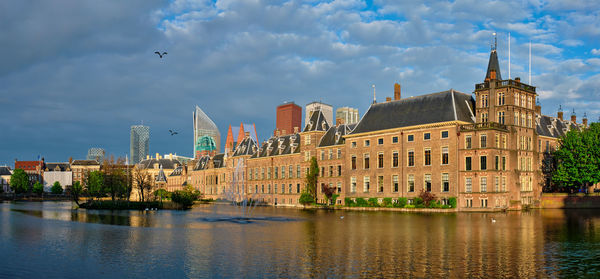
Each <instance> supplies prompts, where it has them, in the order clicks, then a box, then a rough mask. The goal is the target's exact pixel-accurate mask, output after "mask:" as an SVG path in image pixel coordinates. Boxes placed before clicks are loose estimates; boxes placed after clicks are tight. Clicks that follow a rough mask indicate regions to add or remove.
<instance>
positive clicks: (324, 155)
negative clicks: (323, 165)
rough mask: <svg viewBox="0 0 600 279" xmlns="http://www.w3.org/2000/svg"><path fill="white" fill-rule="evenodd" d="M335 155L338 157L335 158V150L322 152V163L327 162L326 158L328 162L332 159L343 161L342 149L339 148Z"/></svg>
mask: <svg viewBox="0 0 600 279" xmlns="http://www.w3.org/2000/svg"><path fill="white" fill-rule="evenodd" d="M326 154H327V155H326ZM335 154H336V155H335V156H334V151H333V149H329V150H321V161H323V160H325V159H326V158H327V159H328V160H331V159H341V158H342V150H341V149H339V148H338V149H337V151H336V152H335Z"/></svg>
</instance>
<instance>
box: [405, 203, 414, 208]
mask: <svg viewBox="0 0 600 279" xmlns="http://www.w3.org/2000/svg"><path fill="white" fill-rule="evenodd" d="M406 208H415V205H414V204H407V205H406Z"/></svg>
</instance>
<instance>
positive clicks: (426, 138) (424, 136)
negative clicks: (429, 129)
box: [423, 133, 431, 140]
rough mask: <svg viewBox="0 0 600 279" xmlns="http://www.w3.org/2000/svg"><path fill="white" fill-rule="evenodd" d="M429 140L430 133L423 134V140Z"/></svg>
mask: <svg viewBox="0 0 600 279" xmlns="http://www.w3.org/2000/svg"><path fill="white" fill-rule="evenodd" d="M430 139H431V133H424V134H423V140H430Z"/></svg>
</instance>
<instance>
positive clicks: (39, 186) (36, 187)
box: [33, 181, 44, 195]
mask: <svg viewBox="0 0 600 279" xmlns="http://www.w3.org/2000/svg"><path fill="white" fill-rule="evenodd" d="M33 192H34V193H36V194H38V195H41V194H43V193H44V185H42V183H40V182H39V181H36V182H35V183H34V184H33Z"/></svg>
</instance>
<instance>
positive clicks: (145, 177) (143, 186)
mask: <svg viewBox="0 0 600 279" xmlns="http://www.w3.org/2000/svg"><path fill="white" fill-rule="evenodd" d="M133 183H134V184H135V187H136V188H137V190H138V195H139V198H140V201H145V200H146V199H147V198H149V197H146V196H149V194H150V193H151V190H152V186H153V183H152V176H151V175H150V174H149V173H148V171H146V170H144V169H142V168H141V167H139V166H136V167H135V169H134V170H133ZM144 193H147V194H148V195H145V194H144Z"/></svg>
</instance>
